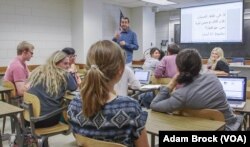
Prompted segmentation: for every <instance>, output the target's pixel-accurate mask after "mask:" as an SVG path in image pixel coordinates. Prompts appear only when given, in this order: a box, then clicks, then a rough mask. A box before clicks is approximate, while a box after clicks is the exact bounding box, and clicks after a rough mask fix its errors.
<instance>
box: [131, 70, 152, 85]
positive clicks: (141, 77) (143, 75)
mask: <svg viewBox="0 0 250 147" xmlns="http://www.w3.org/2000/svg"><path fill="white" fill-rule="evenodd" d="M134 73H135V78H136V79H137V80H138V81H140V83H141V84H149V82H150V74H151V71H149V70H135V71H134Z"/></svg>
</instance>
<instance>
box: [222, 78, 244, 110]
mask: <svg viewBox="0 0 250 147" xmlns="http://www.w3.org/2000/svg"><path fill="white" fill-rule="evenodd" d="M218 79H219V80H220V82H221V84H222V87H223V89H224V91H225V93H226V97H227V101H228V103H229V105H230V106H231V107H232V108H244V106H245V104H246V86H247V78H246V77H218Z"/></svg>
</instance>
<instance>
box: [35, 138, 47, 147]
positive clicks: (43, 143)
mask: <svg viewBox="0 0 250 147" xmlns="http://www.w3.org/2000/svg"><path fill="white" fill-rule="evenodd" d="M37 144H38V147H49V141H48V137H42V138H39V139H37Z"/></svg>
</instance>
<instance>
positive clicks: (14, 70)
mask: <svg viewBox="0 0 250 147" xmlns="http://www.w3.org/2000/svg"><path fill="white" fill-rule="evenodd" d="M28 76H29V69H28V67H27V65H26V64H25V63H23V62H21V61H20V59H19V58H18V57H16V58H15V59H14V60H12V61H11V63H10V64H9V66H8V68H7V70H6V72H5V74H4V80H5V81H10V82H12V83H15V82H25V81H26V79H27V78H28Z"/></svg>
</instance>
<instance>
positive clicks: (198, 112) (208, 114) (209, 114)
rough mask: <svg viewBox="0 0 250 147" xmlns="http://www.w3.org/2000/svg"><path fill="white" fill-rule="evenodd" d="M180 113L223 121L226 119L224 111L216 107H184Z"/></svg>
mask: <svg viewBox="0 0 250 147" xmlns="http://www.w3.org/2000/svg"><path fill="white" fill-rule="evenodd" d="M180 115H183V116H194V117H200V118H205V119H209V120H217V121H223V122H224V121H225V118H224V115H223V113H222V112H220V111H219V110H215V109H183V110H181V111H180Z"/></svg>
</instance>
